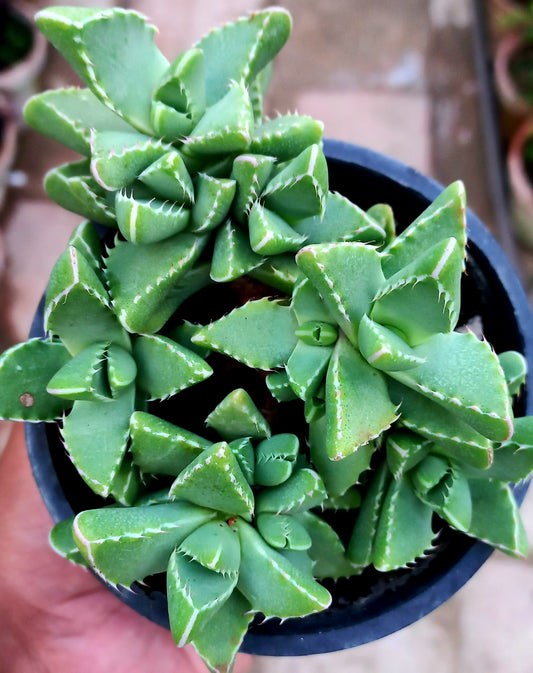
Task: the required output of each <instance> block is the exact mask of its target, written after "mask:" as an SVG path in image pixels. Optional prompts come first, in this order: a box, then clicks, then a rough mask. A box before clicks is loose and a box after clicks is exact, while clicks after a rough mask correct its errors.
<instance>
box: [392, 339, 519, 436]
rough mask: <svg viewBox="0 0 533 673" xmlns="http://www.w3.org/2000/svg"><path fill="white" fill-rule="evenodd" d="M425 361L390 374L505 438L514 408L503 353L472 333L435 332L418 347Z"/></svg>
mask: <svg viewBox="0 0 533 673" xmlns="http://www.w3.org/2000/svg"><path fill="white" fill-rule="evenodd" d="M414 350H415V354H416V355H417V356H419V357H421V358H423V359H424V360H425V362H424V363H423V364H420V365H418V366H417V367H414V368H413V369H409V370H407V371H403V372H390V375H391V376H393V377H394V378H395V379H397V380H398V381H400V382H401V383H403V384H404V385H407V386H409V387H410V388H413V389H414V390H416V391H417V392H419V393H421V394H422V395H426V396H427V397H429V398H430V399H431V400H433V401H435V402H437V404H439V405H442V406H443V407H445V408H446V409H448V410H449V411H452V413H454V414H456V415H457V416H458V417H459V418H461V419H462V420H464V421H465V423H468V424H469V425H471V426H472V427H473V428H474V429H476V430H477V431H478V432H480V433H481V434H482V435H484V436H486V437H488V438H489V439H491V440H493V441H498V442H502V441H505V440H506V439H509V438H510V437H511V435H512V433H513V414H512V410H511V406H510V400H509V394H508V391H507V385H506V382H505V378H504V375H503V372H502V369H501V367H500V364H499V362H498V358H497V356H496V355H495V353H494V352H493V351H492V349H491V347H490V346H489V344H488V343H486V342H484V341H479V340H478V339H477V338H476V337H475V336H474V335H473V334H472V333H459V332H452V333H450V334H436V335H435V336H433V337H431V338H430V339H428V340H427V341H425V342H424V343H423V344H421V345H420V346H417V347H416V348H415V349H414Z"/></svg>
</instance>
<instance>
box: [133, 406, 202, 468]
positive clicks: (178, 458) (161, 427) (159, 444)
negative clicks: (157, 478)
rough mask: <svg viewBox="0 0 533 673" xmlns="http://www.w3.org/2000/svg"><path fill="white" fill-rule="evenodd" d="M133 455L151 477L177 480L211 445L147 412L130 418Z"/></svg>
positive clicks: (134, 414) (197, 436)
mask: <svg viewBox="0 0 533 673" xmlns="http://www.w3.org/2000/svg"><path fill="white" fill-rule="evenodd" d="M130 434H131V454H132V456H133V460H134V462H135V463H136V464H137V465H138V466H139V467H140V468H141V470H143V472H148V473H150V474H169V475H171V476H172V477H177V476H178V474H179V473H180V472H181V471H182V470H184V469H185V468H186V467H187V465H188V464H189V463H190V462H192V461H193V460H194V459H195V458H196V457H197V456H199V455H200V454H201V453H202V451H203V450H204V449H208V448H210V447H211V442H209V441H208V440H207V439H204V438H203V437H200V436H199V435H195V434H194V433H192V432H189V431H188V430H185V429H183V428H179V427H178V426H177V425H174V424H173V423H169V422H168V421H164V420H163V419H161V418H158V417H157V416H153V415H152V414H148V413H146V412H144V411H136V412H134V413H133V414H132V415H131V418H130Z"/></svg>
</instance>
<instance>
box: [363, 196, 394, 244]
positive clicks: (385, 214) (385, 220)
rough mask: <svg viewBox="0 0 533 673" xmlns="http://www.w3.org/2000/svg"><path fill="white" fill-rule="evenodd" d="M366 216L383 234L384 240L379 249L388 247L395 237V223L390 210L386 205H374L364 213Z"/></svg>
mask: <svg viewBox="0 0 533 673" xmlns="http://www.w3.org/2000/svg"><path fill="white" fill-rule="evenodd" d="M366 214H367V215H368V217H370V218H371V219H372V220H373V221H374V222H375V223H376V224H377V225H378V226H379V227H380V228H381V229H383V231H384V232H385V240H384V241H383V245H381V246H379V247H381V248H382V247H384V246H386V245H389V244H390V243H391V242H392V241H393V240H394V237H395V236H396V222H395V221H394V213H393V212H392V208H391V207H390V206H389V205H388V204H387V203H376V204H374V205H373V206H372V207H371V208H369V209H368V210H367V211H366Z"/></svg>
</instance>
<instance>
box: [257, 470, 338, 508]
mask: <svg viewBox="0 0 533 673" xmlns="http://www.w3.org/2000/svg"><path fill="white" fill-rule="evenodd" d="M326 497H327V493H326V488H325V486H324V482H323V481H322V479H321V477H320V476H319V475H318V474H317V473H316V472H315V471H314V470H311V469H309V468H301V469H297V470H295V471H294V472H293V473H292V475H291V476H290V477H289V479H287V481H285V482H283V483H282V484H279V485H278V486H273V487H271V488H269V489H265V490H264V491H261V492H260V493H259V494H258V495H257V497H256V511H257V512H258V513H261V512H271V513H273V514H288V513H289V512H291V513H292V512H304V511H306V510H308V509H312V508H313V507H318V505H320V504H321V503H322V502H323V501H324V500H325V498H326Z"/></svg>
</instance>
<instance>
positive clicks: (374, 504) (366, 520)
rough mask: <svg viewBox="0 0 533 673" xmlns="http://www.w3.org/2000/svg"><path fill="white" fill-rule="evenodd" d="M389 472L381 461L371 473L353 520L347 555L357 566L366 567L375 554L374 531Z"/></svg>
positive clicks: (386, 487) (389, 479)
mask: <svg viewBox="0 0 533 673" xmlns="http://www.w3.org/2000/svg"><path fill="white" fill-rule="evenodd" d="M390 483H391V474H390V472H389V470H388V467H387V463H386V462H385V461H383V462H382V463H381V465H380V466H379V467H378V468H377V470H376V471H375V472H374V473H373V475H372V477H371V481H370V483H369V486H368V489H367V491H366V493H365V494H364V495H363V501H362V502H361V507H360V508H359V512H358V514H357V518H356V520H355V526H354V529H353V532H352V535H351V537H350V542H349V543H348V549H347V557H348V559H349V560H350V561H351V562H352V563H353V564H354V565H355V566H356V567H358V568H361V569H362V568H366V566H368V565H370V564H371V563H372V560H373V558H374V555H375V546H376V533H377V529H378V523H379V518H380V515H381V511H382V509H383V503H384V502H385V496H386V494H387V490H388V487H389V484H390Z"/></svg>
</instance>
